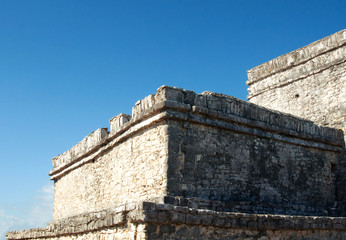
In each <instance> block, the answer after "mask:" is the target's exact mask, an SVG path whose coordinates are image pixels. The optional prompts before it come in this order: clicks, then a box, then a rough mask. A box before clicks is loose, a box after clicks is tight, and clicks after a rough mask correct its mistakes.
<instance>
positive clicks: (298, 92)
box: [247, 30, 346, 129]
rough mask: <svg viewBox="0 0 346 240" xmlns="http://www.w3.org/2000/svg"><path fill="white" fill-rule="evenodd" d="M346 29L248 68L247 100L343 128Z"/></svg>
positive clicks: (345, 127) (344, 114) (345, 114)
mask: <svg viewBox="0 0 346 240" xmlns="http://www.w3.org/2000/svg"><path fill="white" fill-rule="evenodd" d="M345 69H346V30H342V31H340V32H338V33H335V34H333V35H331V36H329V37H326V38H323V39H321V40H319V41H317V42H314V43H311V44H310V45H308V46H305V47H303V48H300V49H298V50H295V51H293V52H290V53H288V54H285V55H283V56H280V57H278V58H276V59H273V60H271V61H269V62H267V63H264V64H262V65H260V66H258V67H255V68H253V69H251V70H249V71H248V77H249V80H248V81H247V84H248V85H249V88H248V91H249V95H248V99H249V100H250V102H252V103H255V104H258V105H261V106H264V107H268V108H271V109H275V110H278V111H282V112H285V113H290V114H293V115H296V116H300V117H303V118H306V119H310V120H312V121H314V122H316V123H318V124H322V125H325V126H331V127H336V128H340V129H346V125H345V124H346V71H345Z"/></svg>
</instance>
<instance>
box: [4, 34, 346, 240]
mask: <svg viewBox="0 0 346 240" xmlns="http://www.w3.org/2000/svg"><path fill="white" fill-rule="evenodd" d="M345 34H346V33H345V31H341V32H339V33H336V34H335V35H332V36H330V37H328V38H325V39H322V40H320V41H318V42H316V43H313V44H311V45H309V46H307V47H304V48H302V49H299V50H297V51H295V52H293V53H289V54H287V55H285V56H282V57H280V58H278V59H274V60H273V61H271V62H269V63H266V64H263V65H261V66H259V67H257V68H255V69H253V70H250V71H249V81H248V84H249V85H250V87H249V93H250V95H249V98H250V100H251V101H254V102H256V101H259V102H265V101H269V103H270V104H271V106H273V107H275V106H276V104H277V105H279V104H284V105H282V106H280V107H282V108H284V109H289V111H288V110H287V112H289V113H292V114H297V115H299V116H300V117H301V116H302V117H306V118H308V119H310V120H305V119H302V118H299V117H295V116H293V115H290V114H287V113H282V112H278V111H275V110H269V109H267V108H264V107H260V106H258V105H255V104H253V103H248V102H244V101H241V100H239V99H236V98H234V97H230V96H226V95H222V94H217V93H211V92H203V93H201V94H195V93H194V92H193V91H188V90H183V89H180V88H174V87H167V86H163V87H160V88H159V89H158V90H157V92H156V94H155V95H149V96H147V97H146V98H145V99H143V100H140V101H138V102H137V103H136V105H135V106H134V107H133V109H132V115H131V116H130V115H126V114H120V115H118V116H116V117H114V118H112V119H111V120H110V131H109V132H108V129H106V128H100V129H98V130H96V131H95V132H93V133H92V134H90V135H89V136H87V137H85V138H84V139H83V140H82V141H81V142H80V143H78V144H77V145H75V146H74V147H72V148H71V149H70V150H68V151H67V152H65V153H63V154H61V155H59V156H57V157H55V158H53V160H52V161H53V169H52V170H51V171H50V175H51V179H52V180H54V182H55V198H54V217H53V221H52V222H51V223H49V224H48V226H47V227H46V228H39V229H31V230H24V231H19V232H10V233H8V234H7V239H51V240H58V239H59V240H60V239H107V240H108V239H137V240H138V239H262V240H264V239H340V240H341V239H346V197H345V196H346V188H345V186H346V155H345V142H344V134H343V131H342V130H338V129H335V128H338V127H340V126H342V125H343V124H344V123H345V121H344V120H343V117H344V114H345V106H344V104H345V92H344V90H345V72H346V71H345V65H344V64H345V52H344V51H345V41H346V40H345V39H346V38H345ZM324 78H326V79H327V80H328V81H325V79H324ZM310 85H311V86H310ZM308 86H309V87H308ZM298 87H299V88H298ZM310 88H311V89H310ZM293 89H294V90H295V91H301V92H297V93H296V92H294V94H295V95H294V100H292V99H291V98H290V97H291V94H292V92H289V91H293ZM308 90H311V91H312V92H308ZM302 96H304V98H303V97H302ZM326 99H328V101H329V100H330V99H331V102H325V103H324V102H323V101H325V100H326ZM292 101H296V102H292ZM286 102H288V103H289V104H287V103H286ZM308 104H310V105H311V106H308V107H307V106H305V105H308ZM293 105H295V106H293ZM287 106H289V107H287ZM284 109H279V108H277V110H284ZM290 109H291V110H290ZM292 109H296V110H297V111H296V110H295V111H293V110H292ZM298 110H299V111H301V112H299V111H298ZM300 113H304V114H305V115H304V114H300ZM321 114H322V115H321ZM323 114H326V116H325V117H324V118H323V121H321V119H322V118H320V116H323ZM340 119H341V120H340ZM313 121H315V122H316V123H319V124H320V125H317V124H316V123H314V122H313ZM321 124H322V125H323V124H324V125H328V126H332V127H335V128H329V127H324V126H321Z"/></svg>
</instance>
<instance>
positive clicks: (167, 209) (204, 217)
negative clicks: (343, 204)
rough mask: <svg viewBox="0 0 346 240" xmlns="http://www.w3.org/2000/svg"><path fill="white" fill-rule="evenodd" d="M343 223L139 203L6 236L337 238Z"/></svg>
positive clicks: (342, 233) (341, 235) (344, 234)
mask: <svg viewBox="0 0 346 240" xmlns="http://www.w3.org/2000/svg"><path fill="white" fill-rule="evenodd" d="M345 227H346V218H340V217H339V218H333V217H303V216H287V215H270V214H266V215H264V214H245V213H231V212H216V211H212V210H202V209H193V208H188V207H180V206H174V205H170V204H155V203H150V202H141V203H138V204H128V205H123V206H120V207H118V208H113V209H107V210H104V211H102V212H95V213H89V214H84V215H79V216H74V217H71V218H67V219H65V220H63V221H55V222H53V223H50V224H49V225H48V226H47V227H46V228H41V229H31V230H24V231H20V232H11V233H8V234H7V239H13V240H14V239H38V238H41V239H49V240H50V239H51V240H53V239H54V240H58V239H59V240H65V239H76V240H77V239H78V240H79V239H102V240H105V239H106V240H110V239H112V240H113V239H137V240H140V239H261V240H265V239H316V240H317V239H338V240H342V239H345V237H346V231H345Z"/></svg>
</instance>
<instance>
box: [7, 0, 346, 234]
mask: <svg viewBox="0 0 346 240" xmlns="http://www.w3.org/2000/svg"><path fill="white" fill-rule="evenodd" d="M345 25H346V1H344V0H339V1H338V0H325V1H318V0H316V1H309V0H304V1H301V0H300V1H297V0H290V1H280V0H275V1H267V0H261V1H246V0H243V1H231V0H225V1H221V0H213V1H212V0H210V1H202V0H185V1H180V0H159V1H146V0H140V1H131V0H128V1H116V0H114V1H105V0H104V1H87V0H83V1H81V0H79V1H77V0H59V1H53V0H51V1H47V0H41V1H39V0H30V1H25V0H22V1H19V0H7V1H5V0H0V91H1V94H0V126H1V128H2V131H1V134H0V143H1V144H0V164H1V168H0V169H1V174H0V239H2V237H3V235H2V234H3V233H2V232H1V231H4V229H5V230H7V229H8V228H10V229H12V230H13V229H17V228H21V227H33V226H36V225H39V224H43V223H44V222H45V221H47V220H46V219H43V218H44V217H42V219H36V217H35V216H37V215H44V214H43V212H47V208H50V206H51V199H52V198H51V195H50V193H51V189H52V188H51V185H50V184H49V177H48V171H49V170H50V169H51V168H52V166H51V158H52V157H54V156H56V155H58V154H60V153H62V152H64V151H66V150H67V149H69V148H70V147H72V146H73V145H75V144H76V143H77V142H79V141H80V140H82V139H83V138H84V137H85V136H86V135H88V134H89V133H90V132H91V131H94V130H96V129H97V128H100V127H107V126H108V120H109V119H110V118H111V117H113V116H115V115H117V114H119V113H121V112H123V113H131V108H132V106H133V105H134V104H135V102H136V101H137V100H139V99H142V98H144V97H145V96H147V95H149V94H152V93H155V91H156V89H157V88H158V87H159V86H161V85H170V86H177V87H182V88H185V89H189V90H194V91H196V92H198V93H199V92H202V91H206V90H208V91H214V92H219V93H224V94H228V95H233V96H235V97H238V98H241V99H246V95H247V92H246V85H245V81H246V80H247V76H246V70H248V69H251V68H253V67H255V66H257V65H259V64H261V63H264V62H266V61H269V60H271V59H272V58H275V57H277V56H280V55H282V54H285V53H287V52H290V51H292V50H295V49H297V48H299V47H302V46H304V45H307V44H309V43H311V42H313V41H316V40H318V39H320V38H323V37H326V36H328V35H330V34H333V33H335V32H337V31H340V30H342V29H344V28H345ZM49 211H51V210H48V213H46V215H45V216H49ZM37 212H39V213H40V214H37ZM35 214H36V215H35ZM9 225H10V226H9Z"/></svg>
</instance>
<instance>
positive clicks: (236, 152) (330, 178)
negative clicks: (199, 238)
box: [167, 92, 342, 215]
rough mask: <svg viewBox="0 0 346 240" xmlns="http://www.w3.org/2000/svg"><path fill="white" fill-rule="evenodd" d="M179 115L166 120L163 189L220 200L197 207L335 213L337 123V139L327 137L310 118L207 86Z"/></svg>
mask: <svg viewBox="0 0 346 240" xmlns="http://www.w3.org/2000/svg"><path fill="white" fill-rule="evenodd" d="M235 116H237V117H235ZM179 117H180V119H184V120H179V119H178V118H177V119H175V120H170V121H168V125H169V128H168V134H169V151H168V152H169V160H168V161H169V169H168V191H167V192H168V195H171V196H182V197H184V198H202V199H208V200H213V201H219V202H207V201H200V203H201V204H197V203H196V205H191V206H195V207H196V206H198V208H203V204H204V207H206V208H209V209H211V208H213V205H216V209H218V210H221V209H222V208H224V210H226V211H240V212H254V213H277V214H279V213H281V214H295V215H297V214H299V215H306V214H308V215H309V214H310V215H333V214H336V213H335V207H336V205H337V203H336V201H337V198H336V175H337V166H338V164H339V161H340V156H341V151H342V132H341V131H338V134H339V135H338V140H337V141H338V142H339V145H338V146H339V147H336V146H331V145H329V143H328V145H327V142H328V141H326V139H325V140H323V139H322V138H318V137H317V136H318V134H314V133H317V132H318V131H316V130H312V129H314V128H315V127H316V125H314V124H312V123H311V122H308V121H303V120H298V119H295V118H292V117H291V116H288V115H283V114H280V113H277V112H272V111H269V110H266V109H263V108H259V107H257V106H255V105H252V104H249V103H246V102H243V101H240V100H238V99H235V98H232V97H229V96H225V95H220V94H215V93H209V92H206V93H202V94H199V95H196V98H195V102H194V106H193V107H192V111H191V112H190V113H189V114H187V115H186V116H185V117H183V116H179ZM252 119H253V121H251V120H252ZM295 120H297V121H298V122H299V124H303V125H304V124H308V125H309V124H312V125H310V126H309V127H305V128H301V127H299V126H298V125H292V123H293V122H294V121H295ZM291 121H293V122H291ZM299 129H300V130H299ZM303 129H304V130H303ZM311 130H312V131H311ZM307 133H308V135H306V136H305V137H304V135H305V134H307ZM307 136H309V137H307ZM333 142H334V143H336V141H333ZM178 183H179V184H178ZM220 201H221V202H226V203H220ZM175 204H177V203H175Z"/></svg>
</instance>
